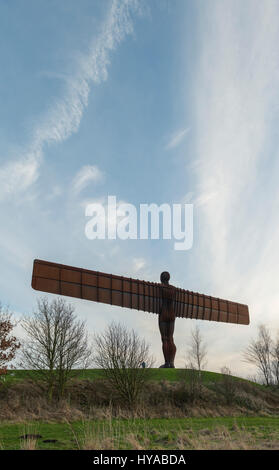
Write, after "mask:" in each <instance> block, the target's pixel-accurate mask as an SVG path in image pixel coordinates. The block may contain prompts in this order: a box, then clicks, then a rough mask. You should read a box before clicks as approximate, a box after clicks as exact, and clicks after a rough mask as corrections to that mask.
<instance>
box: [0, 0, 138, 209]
mask: <svg viewBox="0 0 279 470" xmlns="http://www.w3.org/2000/svg"><path fill="white" fill-rule="evenodd" d="M139 10H140V7H139V3H138V0H113V1H112V2H111V7H110V10H109V12H108V14H107V18H106V20H105V22H104V24H103V28H102V31H101V33H100V35H99V36H98V37H97V38H94V40H92V43H91V45H90V47H89V53H88V54H86V55H80V57H79V60H78V63H77V67H76V68H77V71H76V73H75V74H74V76H72V77H69V78H68V80H67V81H66V84H65V86H66V88H65V92H64V94H63V96H61V97H60V98H59V99H57V101H56V102H55V103H54V104H53V105H51V107H50V108H49V109H48V111H47V112H46V113H45V114H44V115H43V116H42V117H41V118H40V119H39V122H38V125H37V126H36V128H35V129H34V132H33V138H32V140H31V142H30V144H29V146H28V148H27V150H26V151H25V152H24V153H23V155H22V156H21V157H20V159H17V160H14V161H12V162H9V163H7V164H6V165H4V166H3V167H2V169H1V170H0V200H1V199H3V198H4V197H5V196H7V195H9V194H14V193H18V192H20V191H23V190H26V189H27V188H28V187H29V186H30V185H31V184H32V183H34V182H35V181H36V180H37V178H38V176H39V167H40V164H41V162H42V159H43V151H44V146H45V145H46V144H47V145H51V144H54V143H60V142H63V141H64V140H66V139H67V138H69V136H70V135H72V134H73V133H75V132H77V131H78V129H79V125H80V121H81V119H82V115H83V112H84V109H85V108H86V106H87V105H88V97H89V93H90V86H91V84H99V83H101V82H102V81H104V80H106V79H107V75H108V66H109V60H110V53H111V52H112V51H113V50H115V49H116V47H117V46H118V45H119V44H120V43H121V41H123V40H124V38H125V36H126V35H128V34H131V33H132V32H133V22H132V17H131V13H132V12H135V11H139Z"/></svg>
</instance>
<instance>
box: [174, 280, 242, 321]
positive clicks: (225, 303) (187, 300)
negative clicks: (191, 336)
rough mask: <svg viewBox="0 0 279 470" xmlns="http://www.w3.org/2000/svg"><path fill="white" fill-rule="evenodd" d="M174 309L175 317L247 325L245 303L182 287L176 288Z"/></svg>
mask: <svg viewBox="0 0 279 470" xmlns="http://www.w3.org/2000/svg"><path fill="white" fill-rule="evenodd" d="M174 309H175V316H176V317H183V318H196V319H197V320H211V321H218V322H224V323H239V324H242V325H249V309H248V306H247V305H244V304H240V303H237V302H231V301H229V300H224V299H219V298H217V297H211V296H209V295H203V294H198V293H197V292H191V291H188V290H184V289H179V288H177V289H176V296H175V301H174Z"/></svg>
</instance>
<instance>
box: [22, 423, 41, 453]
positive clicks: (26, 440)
mask: <svg viewBox="0 0 279 470" xmlns="http://www.w3.org/2000/svg"><path fill="white" fill-rule="evenodd" d="M37 435H38V432H37V428H36V427H34V426H30V425H26V426H24V427H23V429H22V437H21V439H20V449H21V450H36V449H37V442H38V438H37V437H36V436H37Z"/></svg>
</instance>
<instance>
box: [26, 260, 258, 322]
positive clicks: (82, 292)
mask: <svg viewBox="0 0 279 470" xmlns="http://www.w3.org/2000/svg"><path fill="white" fill-rule="evenodd" d="M32 287H33V289H36V290H39V291H43V292H49V293H52V294H58V295H66V296H70V297H77V298H80V299H85V300H92V301H95V302H101V303H106V304H111V305H118V306H120V307H126V308H132V309H136V310H143V311H146V312H151V313H156V314H159V313H160V312H161V308H162V298H163V297H165V296H166V295H167V293H166V292H165V291H166V287H164V286H163V285H162V284H161V283H156V282H147V281H141V280H138V279H132V278H127V277H123V276H116V275H114V274H107V273H102V272H98V271H91V270H87V269H81V268H76V267H72V266H66V265H62V264H57V263H51V262H48V261H42V260H34V265H33V275H32ZM170 287H172V288H173V287H174V286H170ZM167 289H168V288H167ZM163 291H164V294H163ZM174 311H175V316H176V317H183V318H195V319H198V320H211V321H218V322H225V323H239V324H243V325H248V324H249V311H248V306H247V305H244V304H240V303H236V302H231V301H228V300H223V299H219V298H217V297H210V296H208V295H203V294H198V293H196V292H191V291H188V290H184V289H179V288H176V287H175V296H174Z"/></svg>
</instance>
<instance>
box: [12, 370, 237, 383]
mask: <svg viewBox="0 0 279 470" xmlns="http://www.w3.org/2000/svg"><path fill="white" fill-rule="evenodd" d="M146 371H147V373H148V374H149V380H155V381H161V380H166V381H168V382H176V381H178V380H179V377H180V374H181V371H184V372H185V374H186V375H187V374H189V373H190V371H187V370H185V369H159V368H158V369H146ZM77 372H78V375H77ZM201 374H202V381H203V383H205V384H206V383H209V382H213V381H218V380H220V379H221V378H222V374H219V373H217V372H209V371H202V372H201ZM73 376H77V377H78V378H79V379H87V380H92V381H93V380H97V379H102V378H104V372H103V371H102V370H101V369H86V370H82V371H74V372H73ZM32 377H34V372H33V371H27V370H11V371H8V373H7V375H6V378H5V382H7V383H12V382H18V381H21V380H25V379H27V378H32ZM235 379H238V378H237V377H235ZM238 380H244V379H238Z"/></svg>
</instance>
